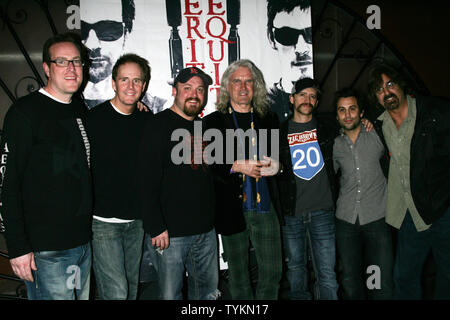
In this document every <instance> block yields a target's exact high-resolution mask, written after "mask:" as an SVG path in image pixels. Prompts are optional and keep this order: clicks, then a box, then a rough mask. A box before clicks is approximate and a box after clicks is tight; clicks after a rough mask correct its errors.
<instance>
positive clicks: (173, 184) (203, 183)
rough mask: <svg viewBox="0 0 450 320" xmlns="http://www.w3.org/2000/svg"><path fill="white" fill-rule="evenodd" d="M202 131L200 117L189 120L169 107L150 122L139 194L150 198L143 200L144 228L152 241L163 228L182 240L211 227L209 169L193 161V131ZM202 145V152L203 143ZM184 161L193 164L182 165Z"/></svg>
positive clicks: (143, 146) (141, 157)
mask: <svg viewBox="0 0 450 320" xmlns="http://www.w3.org/2000/svg"><path fill="white" fill-rule="evenodd" d="M194 127H195V128H194ZM200 127H202V121H201V120H200V119H196V120H195V121H189V120H186V119H184V118H183V117H181V116H179V115H178V114H177V113H175V112H174V111H172V110H171V109H166V110H164V111H161V112H160V113H158V114H156V115H155V116H154V118H153V119H152V120H150V121H148V122H147V125H146V127H145V131H144V137H145V138H144V139H143V141H142V143H141V148H140V155H139V166H138V168H139V181H140V188H139V191H140V192H141V193H142V192H144V193H146V194H148V196H145V195H143V196H142V197H141V210H142V216H143V219H144V229H145V231H146V233H149V234H150V235H151V236H152V237H155V236H158V235H159V234H161V233H162V232H163V231H165V230H168V232H169V237H182V236H191V235H196V234H201V233H206V232H209V231H210V230H211V229H212V228H213V220H214V211H213V210H214V209H213V208H214V190H213V181H212V176H211V172H210V168H209V166H207V165H206V164H204V163H194V161H193V160H194V157H193V156H194V153H195V152H194V150H195V148H196V147H195V146H194V134H193V133H194V131H196V132H200V133H202V130H200V129H199V128H200ZM185 133H189V134H190V137H186V136H185ZM188 145H189V148H190V150H189V148H188ZM198 146H199V145H197V147H198ZM200 146H201V147H202V150H203V147H204V144H200ZM186 157H187V159H189V160H190V161H187V162H186V161H183V159H186ZM144 190H145V191H144Z"/></svg>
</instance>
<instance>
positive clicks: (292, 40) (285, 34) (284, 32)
mask: <svg viewBox="0 0 450 320" xmlns="http://www.w3.org/2000/svg"><path fill="white" fill-rule="evenodd" d="M273 35H274V38H275V40H277V42H278V43H280V44H282V45H284V46H295V45H296V44H297V43H298V36H299V35H302V36H303V39H304V40H305V42H306V43H309V44H312V28H311V27H309V28H305V29H294V28H290V27H283V28H274V32H273Z"/></svg>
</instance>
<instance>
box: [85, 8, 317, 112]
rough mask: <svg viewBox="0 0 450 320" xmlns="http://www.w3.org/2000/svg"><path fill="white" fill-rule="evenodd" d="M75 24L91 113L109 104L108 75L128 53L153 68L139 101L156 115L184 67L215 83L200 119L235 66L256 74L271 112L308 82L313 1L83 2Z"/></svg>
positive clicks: (212, 106) (212, 105) (165, 104)
mask: <svg viewBox="0 0 450 320" xmlns="http://www.w3.org/2000/svg"><path fill="white" fill-rule="evenodd" d="M80 18H81V34H82V38H83V41H84V43H85V45H86V46H87V47H88V48H89V49H90V59H91V61H92V65H91V69H90V81H89V83H88V85H87V87H86V89H85V91H84V95H85V98H86V100H87V102H88V104H89V107H90V108H92V107H94V106H95V105H96V104H98V103H100V102H102V101H104V100H106V99H110V98H112V97H113V96H114V92H113V90H112V87H111V71H112V67H113V65H114V63H115V61H116V60H117V58H118V57H119V56H120V55H122V54H124V53H130V52H132V53H136V54H138V55H141V56H142V57H144V58H146V59H147V60H148V61H149V63H150V66H151V69H152V71H151V80H150V84H149V87H148V90H147V93H146V95H145V97H144V99H143V100H144V102H145V103H146V104H147V105H149V106H150V107H151V109H152V110H153V111H154V112H159V111H161V110H163V109H165V108H168V107H170V106H171V105H172V102H173V98H172V96H171V94H172V88H171V85H170V84H171V81H172V80H173V78H174V77H175V76H176V75H177V73H178V72H179V70H180V69H182V68H184V67H188V66H196V67H199V68H201V69H203V70H204V71H205V72H206V73H208V74H209V75H210V76H211V77H212V79H213V85H212V86H210V88H209V100H208V105H207V106H206V108H205V110H204V112H203V114H202V115H206V114H208V113H210V112H212V111H214V110H215V101H216V97H217V93H218V90H219V86H220V78H221V76H222V73H223V72H224V70H225V69H226V67H227V66H228V65H229V63H231V62H233V61H235V60H238V59H243V58H245V59H250V60H252V61H253V62H254V63H255V64H256V65H257V66H258V67H259V68H260V69H261V71H262V72H263V74H264V77H265V80H266V84H267V89H268V91H269V93H270V94H269V96H270V97H269V98H270V99H271V101H272V104H275V103H278V104H279V105H283V104H287V99H288V94H289V93H290V91H291V88H292V81H295V80H297V79H298V78H301V77H304V76H309V77H312V76H313V68H312V66H313V65H312V56H313V55H312V39H311V34H312V33H311V13H310V0H306V1H305V0H297V1H292V0H269V1H266V0H245V1H240V0H166V1H162V0H134V1H133V0H96V1H88V0H80ZM273 108H274V111H276V112H277V113H278V115H279V117H280V118H281V119H283V118H284V117H286V116H287V112H286V109H275V107H273ZM286 108H287V105H286Z"/></svg>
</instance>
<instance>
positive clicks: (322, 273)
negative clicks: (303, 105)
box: [281, 210, 338, 300]
mask: <svg viewBox="0 0 450 320" xmlns="http://www.w3.org/2000/svg"><path fill="white" fill-rule="evenodd" d="M284 220H285V225H284V226H282V229H281V230H282V234H283V247H284V253H285V259H286V266H287V271H286V277H287V279H288V282H289V286H290V299H291V300H307V299H311V293H310V292H309V290H308V281H307V275H308V271H307V245H308V243H307V234H308V235H309V237H310V239H311V253H312V257H313V266H314V270H315V272H316V275H317V283H316V286H317V287H318V288H317V290H316V292H317V293H316V297H315V298H316V299H320V300H337V289H338V284H337V281H336V273H335V270H334V267H335V264H336V247H335V226H334V212H333V211H322V210H321V211H313V212H309V213H304V214H302V215H301V217H298V216H285V217H284Z"/></svg>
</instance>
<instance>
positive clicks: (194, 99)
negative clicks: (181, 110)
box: [186, 98, 200, 103]
mask: <svg viewBox="0 0 450 320" xmlns="http://www.w3.org/2000/svg"><path fill="white" fill-rule="evenodd" d="M189 101H195V102H198V103H200V99H199V98H188V99H186V102H189Z"/></svg>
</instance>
